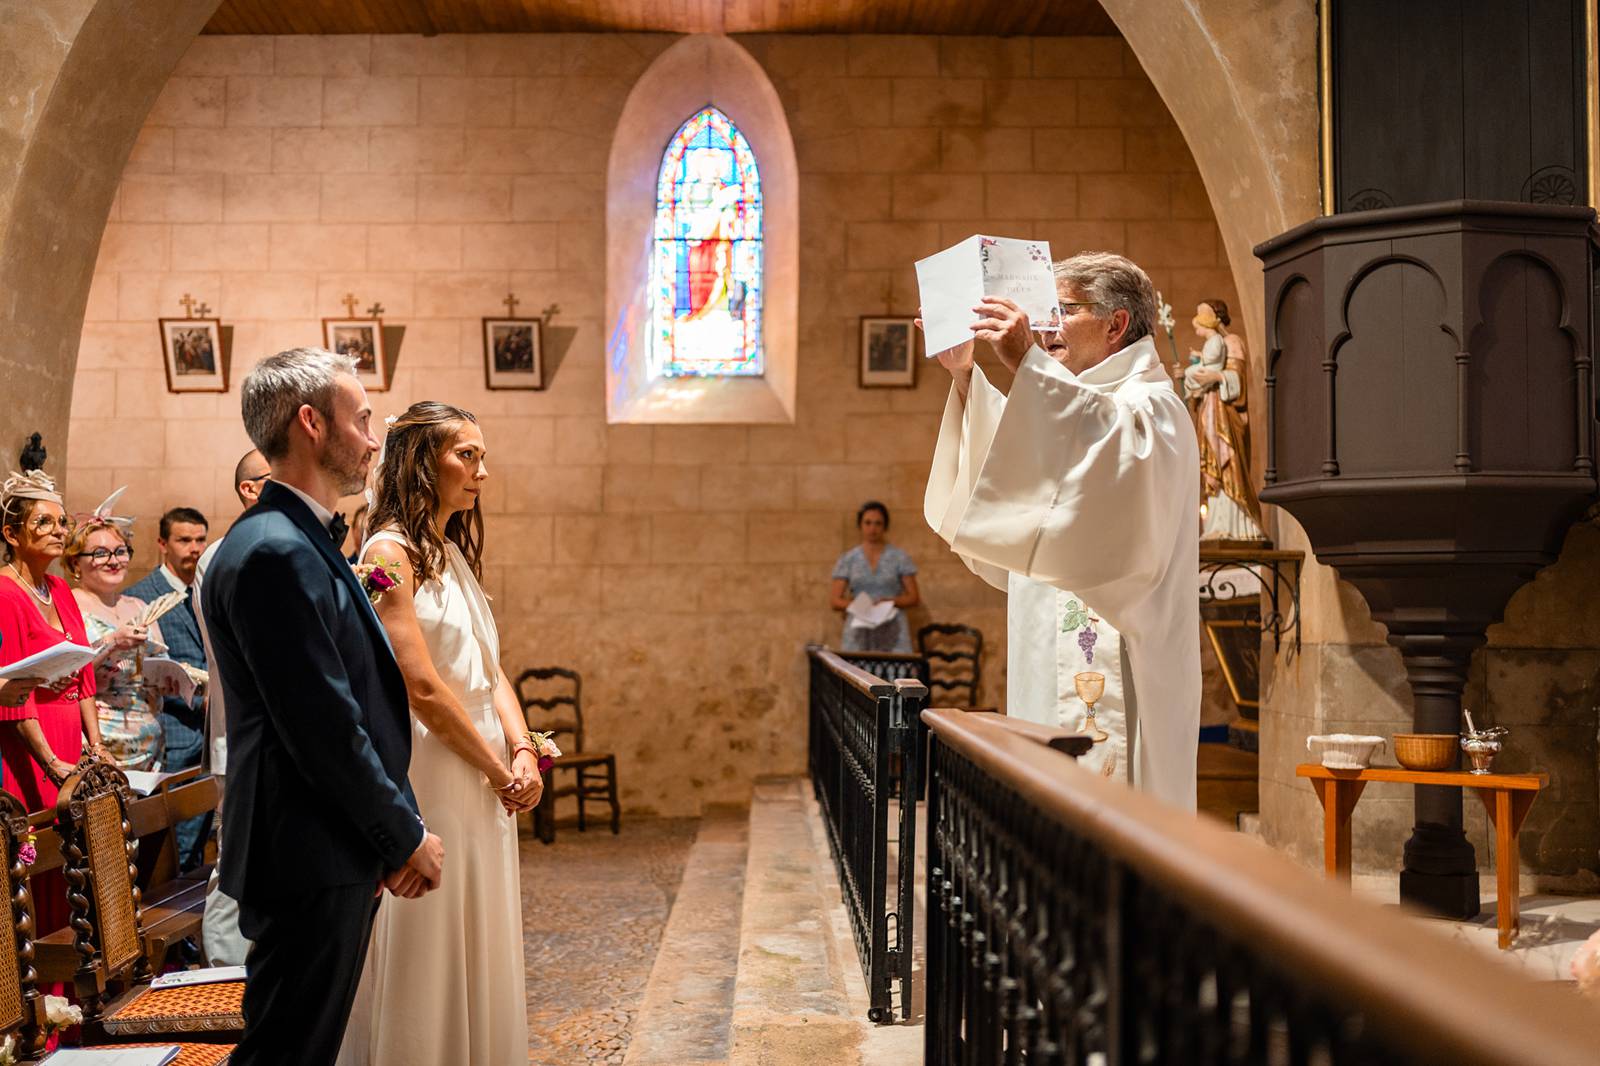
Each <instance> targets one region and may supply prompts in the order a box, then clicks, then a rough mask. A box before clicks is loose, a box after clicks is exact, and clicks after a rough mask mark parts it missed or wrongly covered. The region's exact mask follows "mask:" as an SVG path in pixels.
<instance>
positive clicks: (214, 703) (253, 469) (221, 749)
mask: <svg viewBox="0 0 1600 1066" xmlns="http://www.w3.org/2000/svg"><path fill="white" fill-rule="evenodd" d="M271 476H272V468H271V467H270V466H268V465H267V461H266V459H264V458H262V456H261V453H260V452H258V451H256V450H255V449H254V448H251V449H250V450H249V451H247V452H245V453H244V455H243V456H241V457H240V459H239V462H238V464H237V465H236V466H234V468H233V491H234V492H235V493H236V494H237V495H238V497H239V504H240V506H241V507H243V508H244V509H245V510H247V511H248V510H249V509H250V508H252V507H254V506H255V504H256V500H257V499H259V498H260V496H261V486H262V485H264V484H266V482H267V479H268V478H269V477H271ZM222 541H223V538H222V537H218V538H217V539H216V540H214V541H212V542H211V544H210V546H209V547H207V548H206V550H205V554H203V555H201V556H200V562H199V563H197V564H196V565H195V570H194V618H195V622H196V623H198V624H199V628H200V640H201V643H203V644H204V645H205V649H206V668H207V669H208V670H210V671H212V681H213V684H211V685H208V686H207V690H206V691H207V693H208V695H207V697H206V742H205V747H204V749H203V750H202V752H201V754H200V765H201V766H202V767H204V768H205V769H206V770H207V771H208V772H209V773H211V774H214V775H215V776H216V778H217V785H218V787H219V788H220V787H221V785H222V778H223V775H224V774H226V773H227V772H228V720H227V718H225V717H223V713H222V686H221V685H220V684H217V683H215V682H216V680H217V679H216V676H215V671H216V668H217V660H216V656H215V655H213V654H212V652H211V636H210V634H208V633H207V632H206V619H205V613H204V612H203V611H202V610H201V609H200V585H201V582H202V581H204V579H205V575H206V567H207V566H209V565H210V564H211V560H212V559H213V558H215V556H216V554H217V549H218V548H220V547H222ZM218 818H219V819H220V818H221V808H220V805H219V808H218ZM217 839H218V842H219V846H220V841H221V839H222V833H221V830H220V828H219V829H218V832H217ZM202 935H203V937H204V939H205V945H206V955H207V957H208V961H209V962H210V963H211V965H213V966H243V965H244V957H245V955H246V954H248V953H249V951H250V942H249V941H248V940H246V939H245V938H244V934H243V933H241V932H239V904H238V903H237V902H235V901H234V900H233V899H232V898H231V897H229V896H228V895H227V894H226V893H225V892H223V891H222V889H221V888H220V887H219V886H218V884H217V874H216V871H214V870H213V871H212V874H211V885H210V890H209V894H208V895H207V896H206V913H205V919H204V925H203V927H202Z"/></svg>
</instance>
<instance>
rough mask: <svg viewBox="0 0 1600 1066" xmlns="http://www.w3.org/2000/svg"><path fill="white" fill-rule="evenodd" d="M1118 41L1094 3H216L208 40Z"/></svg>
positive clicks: (326, 0)
mask: <svg viewBox="0 0 1600 1066" xmlns="http://www.w3.org/2000/svg"><path fill="white" fill-rule="evenodd" d="M485 31H488V32H505V33H518V32H521V33H528V32H534V33H570V32H575V31H583V32H609V31H617V32H637V31H657V32H670V33H869V34H870V33H892V34H897V33H907V34H941V35H945V34H953V35H973V36H1013V35H1018V34H1029V35H1036V36H1057V35H1088V36H1116V33H1117V29H1116V25H1115V23H1113V22H1112V21H1111V18H1110V16H1109V15H1107V14H1106V13H1105V10H1104V9H1103V8H1102V7H1101V6H1100V4H1099V0H1035V2H1034V3H1028V4H1019V3H1017V2H1016V0H965V2H964V0H669V2H664V0H366V2H365V3H362V2H354V0H222V3H221V5H220V6H219V7H218V8H217V11H216V14H214V15H213V16H212V17H211V21H210V22H208V23H207V24H206V28H205V32H206V33H217V34H252V33H285V34H293V33H326V34H335V33H420V34H424V35H427V36H432V35H433V34H438V33H482V32H485Z"/></svg>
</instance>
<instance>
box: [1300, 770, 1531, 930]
mask: <svg viewBox="0 0 1600 1066" xmlns="http://www.w3.org/2000/svg"><path fill="white" fill-rule="evenodd" d="M1294 772H1295V774H1296V776H1298V777H1306V778H1310V779H1311V786H1312V787H1313V788H1315V789H1316V790H1317V800H1318V801H1319V802H1320V803H1321V804H1322V861H1323V865H1324V866H1325V867H1326V868H1327V871H1328V876H1329V877H1332V878H1338V879H1341V880H1345V881H1348V880H1349V879H1350V814H1351V812H1352V811H1354V810H1355V807H1356V801H1358V800H1359V799H1361V793H1362V791H1363V790H1365V789H1366V787H1367V782H1369V781H1395V782H1399V783H1401V784H1408V785H1438V786H1443V787H1448V788H1470V789H1472V790H1473V791H1474V792H1475V793H1476V794H1477V796H1478V799H1480V800H1482V801H1483V806H1484V809H1485V810H1486V811H1488V812H1489V821H1490V822H1491V823H1493V825H1494V838H1495V860H1494V861H1495V878H1496V884H1497V888H1496V892H1495V919H1496V922H1497V924H1498V925H1499V929H1500V948H1501V950H1502V951H1503V950H1505V949H1506V948H1509V947H1510V946H1511V941H1512V939H1513V938H1514V937H1515V936H1516V932H1517V926H1518V924H1519V917H1518V900H1517V896H1518V893H1519V891H1520V889H1519V887H1518V882H1519V875H1520V873H1521V869H1520V861H1521V856H1520V855H1519V853H1518V851H1517V834H1518V833H1520V832H1521V831H1522V823H1523V821H1524V820H1525V819H1526V818H1527V817H1528V811H1529V809H1530V808H1532V807H1533V801H1534V800H1535V799H1537V798H1538V797H1539V790H1540V789H1542V788H1544V787H1545V786H1546V785H1548V784H1549V783H1550V775H1549V774H1543V773H1538V774H1473V773H1468V772H1466V771H1465V770H1405V769H1402V768H1400V767H1398V766H1374V767H1368V768H1367V769H1365V770H1332V769H1329V768H1328V767H1326V766H1323V765H1321V764H1320V763H1301V764H1300V765H1299V766H1297V767H1295V771H1294Z"/></svg>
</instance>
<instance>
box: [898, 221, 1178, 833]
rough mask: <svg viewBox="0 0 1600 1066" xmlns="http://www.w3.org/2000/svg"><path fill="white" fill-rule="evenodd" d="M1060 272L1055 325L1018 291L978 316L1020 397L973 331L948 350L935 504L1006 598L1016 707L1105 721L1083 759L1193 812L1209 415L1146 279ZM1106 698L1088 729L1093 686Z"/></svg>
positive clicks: (981, 334) (1129, 271) (1079, 268)
mask: <svg viewBox="0 0 1600 1066" xmlns="http://www.w3.org/2000/svg"><path fill="white" fill-rule="evenodd" d="M1054 271H1055V278H1056V288H1057V291H1058V293H1059V295H1060V299H1061V311H1062V326H1061V330H1060V332H1059V333H1050V334H1039V335H1037V337H1036V336H1035V334H1034V333H1033V332H1032V330H1031V328H1030V325H1029V322H1028V318H1027V316H1026V315H1025V314H1024V313H1023V312H1022V311H1021V310H1020V309H1019V308H1018V307H1017V305H1016V304H1015V303H1013V302H1011V301H1010V300H1007V299H1004V298H999V297H985V298H984V300H983V301H982V302H981V303H980V304H979V305H978V306H977V307H976V308H974V309H973V310H974V312H975V316H976V321H975V322H974V323H973V325H972V330H973V333H974V335H975V337H976V338H978V339H982V340H984V341H986V342H987V343H988V344H989V345H990V346H991V347H992V348H993V349H994V351H995V353H996V354H997V355H998V356H999V358H1000V362H1001V363H1002V364H1004V366H1005V367H1006V369H1007V370H1009V371H1011V372H1012V373H1013V375H1014V379H1013V381H1012V385H1011V390H1010V393H1009V395H1002V394H1001V393H1000V391H999V390H998V389H996V388H995V387H994V386H993V385H992V384H990V382H989V381H988V379H987V378H986V377H985V376H984V374H983V371H982V370H980V369H979V368H978V367H976V366H975V365H974V362H973V342H972V341H967V342H965V343H963V344H960V345H958V346H956V347H955V348H951V349H949V350H948V351H944V352H940V353H939V356H938V358H939V362H940V363H941V364H943V366H944V367H945V368H946V369H947V370H949V371H950V376H951V378H952V384H951V389H950V397H949V399H948V400H947V401H946V403H945V410H944V422H943V424H942V425H941V426H940V430H939V442H938V444H937V446H936V447H935V450H934V456H933V469H932V471H931V473H930V474H929V478H928V488H927V493H926V496H925V499H924V512H925V515H926V517H927V520H928V524H929V525H930V526H932V527H933V529H935V530H936V531H937V532H938V533H939V536H940V537H941V538H943V539H944V540H945V542H946V543H948V544H949V545H950V547H951V548H952V549H954V550H955V552H956V554H958V555H959V556H960V557H961V559H962V560H963V561H964V562H965V563H966V564H967V566H969V567H970V568H971V569H972V570H973V572H974V573H976V574H978V575H979V576H980V577H982V578H983V579H984V580H986V581H988V582H989V583H990V584H992V585H994V586H995V587H996V588H1002V589H1005V590H1006V592H1007V611H1006V617H1007V636H1008V641H1007V644H1008V651H1007V663H1006V666H1007V690H1008V695H1007V701H1006V702H1007V712H1008V713H1009V714H1011V715H1012V716H1013V717H1017V718H1023V719H1027V720H1029V721H1034V722H1042V723H1045V724H1048V725H1053V726H1054V725H1059V726H1064V727H1066V728H1077V729H1085V728H1087V729H1089V730H1094V731H1095V732H1096V735H1097V736H1098V737H1101V738H1102V739H1101V740H1100V741H1099V742H1097V743H1096V744H1095V746H1094V748H1093V749H1092V750H1091V751H1090V753H1089V754H1088V756H1086V757H1085V759H1084V760H1082V761H1083V762H1084V763H1085V764H1087V765H1088V766H1089V767H1090V768H1092V769H1096V770H1098V771H1100V772H1101V773H1104V774H1106V775H1107V776H1115V777H1119V778H1125V779H1127V780H1131V781H1132V783H1133V784H1134V786H1135V787H1137V788H1140V789H1143V790H1145V791H1148V792H1151V793H1153V794H1154V795H1156V796H1158V797H1160V798H1161V799H1163V800H1166V801H1167V802H1169V803H1172V804H1174V805H1176V806H1179V807H1183V808H1185V809H1188V810H1193V809H1194V807H1195V760H1196V755H1197V748H1196V744H1197V741H1198V735H1199V727H1200V607H1199V598H1198V595H1197V593H1196V591H1195V590H1196V584H1195V581H1196V574H1197V573H1198V570H1199V525H1198V523H1199V517H1198V516H1199V505H1200V500H1199V486H1200V480H1199V473H1198V472H1199V469H1200V458H1199V453H1198V448H1197V446H1196V444H1195V434H1194V425H1193V423H1192V422H1191V421H1190V418H1189V412H1188V410H1187V409H1186V408H1185V407H1184V403H1183V401H1182V400H1181V399H1180V398H1179V397H1178V395H1177V393H1176V392H1175V391H1174V389H1173V387H1172V380H1171V378H1170V377H1169V376H1168V375H1167V373H1166V371H1165V370H1163V368H1162V363H1161V359H1160V356H1159V355H1158V354H1157V352H1156V347H1155V342H1154V339H1153V336H1152V334H1153V332H1154V329H1155V324H1156V293H1155V288H1154V286H1152V285H1151V283H1150V278H1149V277H1148V276H1147V275H1146V274H1145V272H1144V271H1143V270H1141V269H1140V268H1139V267H1138V266H1136V265H1135V264H1133V263H1132V262H1130V261H1128V260H1127V259H1124V258H1123V257H1122V256H1119V255H1112V254H1109V253H1105V252H1086V253H1083V254H1080V255H1075V256H1073V257H1072V258H1070V259H1065V260H1062V261H1060V262H1058V263H1056V264H1055V265H1054ZM1102 686H1103V694H1101V693H1099V692H1098V691H1097V690H1098V689H1100V688H1101V687H1102ZM1080 693H1081V695H1080ZM1097 695H1098V700H1097V702H1096V703H1095V707H1094V710H1095V714H1094V716H1093V719H1092V720H1088V719H1086V715H1085V711H1086V710H1087V706H1086V703H1085V701H1084V698H1083V697H1084V696H1087V697H1088V698H1089V699H1090V700H1095V699H1096V696H1097Z"/></svg>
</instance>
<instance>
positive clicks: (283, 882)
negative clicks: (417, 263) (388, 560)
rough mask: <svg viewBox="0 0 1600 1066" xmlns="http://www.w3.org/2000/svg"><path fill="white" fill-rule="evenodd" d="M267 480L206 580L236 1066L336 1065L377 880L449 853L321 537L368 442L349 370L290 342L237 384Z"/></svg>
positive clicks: (395, 694) (360, 477) (339, 562)
mask: <svg viewBox="0 0 1600 1066" xmlns="http://www.w3.org/2000/svg"><path fill="white" fill-rule="evenodd" d="M242 394H243V408H244V424H245V431H246V432H247V433H248V434H249V435H250V440H251V441H252V442H253V443H254V444H255V446H256V448H257V449H258V450H259V451H260V452H261V454H262V456H263V457H265V458H266V460H267V462H268V463H270V464H271V467H272V477H273V480H272V481H270V482H268V483H267V484H266V485H265V486H264V487H263V488H262V492H261V498H260V502H259V503H257V504H256V506H255V507H252V508H251V509H250V510H249V511H247V512H245V514H244V515H243V516H242V517H241V518H240V519H239V521H238V522H237V523H235V524H234V526H233V528H232V529H230V530H229V531H228V536H227V539H226V541H225V542H224V544H223V546H222V548H221V549H219V550H218V552H217V555H216V558H215V559H214V560H212V563H211V567H210V569H209V571H208V572H207V574H206V580H205V585H204V591H203V593H202V595H203V601H204V602H203V608H204V611H205V618H206V625H207V628H208V629H209V630H210V635H211V641H212V649H213V651H214V652H215V653H216V665H217V669H218V671H219V673H220V675H221V677H220V680H221V684H222V690H223V694H224V697H225V701H226V714H227V719H228V778H227V785H226V789H227V796H226V806H227V811H228V846H227V849H226V850H225V851H223V853H222V855H223V858H222V888H223V891H225V892H227V893H228V894H229V895H230V896H232V897H233V898H234V899H236V900H238V901H239V907H240V922H239V924H240V929H241V930H242V931H243V932H244V934H245V936H247V937H249V938H250V939H251V940H253V941H255V948H254V949H253V950H252V951H251V953H250V956H249V959H248V960H247V965H248V973H249V976H248V979H247V982H246V985H245V994H244V1016H245V1032H244V1039H243V1040H242V1041H241V1042H240V1044H239V1047H238V1050H236V1051H235V1052H234V1053H233V1057H232V1058H231V1059H230V1060H229V1061H231V1062H232V1063H234V1064H235V1066H283V1064H287V1063H295V1064H297V1066H319V1064H324V1063H326V1064H331V1063H333V1061H334V1058H335V1057H336V1056H337V1054H338V1051H339V1043H340V1041H341V1039H342V1038H343V1035H344V1029H345V1023H346V1021H347V1020H348V1018H349V1015H350V1005H351V1002H352V1000H353V999H354V997H355V991H356V984H357V981H358V980H359V978H360V976H361V968H362V963H363V961H364V960H365V958H366V953H367V940H368V937H369V935H370V934H371V931H372V918H373V914H374V913H375V912H376V910H377V898H376V897H377V895H378V893H379V892H380V891H381V888H380V886H387V887H388V888H389V890H390V891H391V892H392V893H393V894H394V895H397V896H401V897H405V898H415V897H417V896H420V895H422V894H423V893H425V892H428V891H430V890H432V889H434V888H437V887H438V886H439V879H440V876H441V872H442V870H441V868H442V865H443V862H444V847H443V845H442V844H441V843H440V841H439V838H438V837H436V836H434V835H433V834H432V833H429V832H428V831H427V830H426V829H425V828H424V826H423V824H422V819H421V818H420V817H419V816H418V813H417V805H416V800H415V798H414V797H413V796H412V794H411V786H410V784H409V783H408V782H407V780H406V771H407V768H408V766H409V765H410V762H411V727H410V718H409V712H408V710H407V706H406V688H405V681H404V679H403V678H402V677H401V674H400V670H399V668H398V667H397V666H396V665H395V660H394V653H393V651H392V650H391V649H390V647H389V641H388V638H387V637H386V636H385V635H384V631H383V628H382V627H381V626H380V625H379V623H378V619H377V616H376V615H375V614H374V613H373V610H372V607H371V605H370V604H369V603H368V602H367V597H366V594H365V593H364V592H363V590H362V588H361V584H360V582H359V581H358V580H357V578H356V576H355V573H354V571H353V570H352V569H351V568H350V564H349V563H348V562H346V561H345V559H344V557H343V556H342V555H341V554H340V551H339V542H340V541H341V540H342V539H343V535H344V531H343V529H342V526H343V523H342V522H339V523H338V526H337V527H335V528H334V529H332V530H330V528H329V527H330V524H332V523H333V519H334V515H333V505H334V504H335V503H336V502H337V501H338V499H339V497H341V496H347V495H350V494H351V493H355V492H359V491H360V490H361V488H362V486H363V485H364V484H365V482H366V476H367V468H368V466H369V464H370V463H371V461H372V456H373V454H374V453H375V452H376V451H377V450H378V442H377V441H376V440H374V439H373V436H372V431H371V428H370V422H371V419H372V408H371V406H370V405H369V404H368V403H367V395H366V390H365V389H363V388H362V387H361V383H360V382H359V381H357V380H356V377H355V363H354V361H353V360H351V359H349V358H347V357H344V356H338V355H334V354H332V353H331V352H326V351H320V350H317V349H308V348H296V349H293V350H291V351H287V352H281V353H279V354H278V355H275V356H272V357H271V358H269V359H266V360H263V361H262V362H261V363H260V364H259V365H258V366H256V368H255V369H254V370H252V371H251V372H250V375H249V377H247V378H245V382H244V386H243V389H242Z"/></svg>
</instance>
